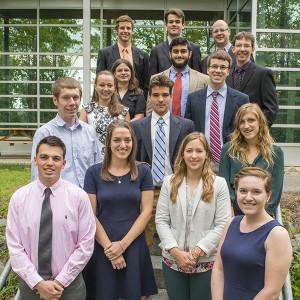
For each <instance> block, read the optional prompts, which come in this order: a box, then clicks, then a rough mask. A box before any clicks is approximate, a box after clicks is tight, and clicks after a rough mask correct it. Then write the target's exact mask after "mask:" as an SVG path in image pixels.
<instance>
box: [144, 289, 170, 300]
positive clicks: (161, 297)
mask: <svg viewBox="0 0 300 300" xmlns="http://www.w3.org/2000/svg"><path fill="white" fill-rule="evenodd" d="M147 300H169V298H168V294H167V291H166V290H164V289H162V290H160V289H159V290H158V294H157V295H153V296H149V297H148V298H147Z"/></svg>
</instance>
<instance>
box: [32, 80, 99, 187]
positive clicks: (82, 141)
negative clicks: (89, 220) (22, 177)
mask: <svg viewBox="0 0 300 300" xmlns="http://www.w3.org/2000/svg"><path fill="white" fill-rule="evenodd" d="M52 94H53V96H52V98H53V103H54V105H55V106H57V108H58V113H57V115H56V117H55V118H54V119H52V120H51V121H49V122H48V123H46V124H45V125H43V126H42V127H40V128H39V129H38V130H37V131H36V133H35V135H34V138H33V146H32V152H31V179H32V180H35V179H36V178H37V174H38V170H37V168H36V165H35V162H34V157H35V149H36V146H37V144H38V143H39V142H40V140H41V139H43V138H44V137H46V136H49V135H54V136H57V137H59V138H60V139H61V140H63V141H64V143H65V145H66V147H67V153H66V159H67V164H66V167H65V168H64V169H63V170H62V174H61V175H62V178H63V179H65V180H67V181H70V182H72V183H73V184H75V185H77V186H80V187H83V180H84V175H85V172H86V170H87V168H88V167H90V166H92V165H94V164H96V163H98V162H100V161H101V160H102V158H101V152H100V149H99V145H98V141H97V138H96V132H95V129H94V128H92V127H91V126H90V125H88V124H87V123H85V122H82V121H80V120H79V119H78V118H77V113H78V108H79V105H80V101H81V96H82V88H81V85H80V83H79V82H78V81H77V80H75V79H73V78H71V77H60V78H59V79H57V80H56V81H55V82H54V83H53V84H52Z"/></svg>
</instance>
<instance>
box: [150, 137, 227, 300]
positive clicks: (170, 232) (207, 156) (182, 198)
mask: <svg viewBox="0 0 300 300" xmlns="http://www.w3.org/2000/svg"><path fill="white" fill-rule="evenodd" d="M210 163H211V152H210V150H209V146H208V143H207V141H206V139H205V136H204V135H203V134H202V133H199V132H193V133H190V134H189V135H187V136H186V137H185V139H184V140H183V141H182V143H181V146H180V148H179V152H178V155H177V158H176V161H175V164H174V168H175V173H174V175H171V176H167V177H166V178H165V180H164V183H163V186H162V189H161V192H160V196H159V199H158V205H157V211H156V229H157V233H158V235H159V237H160V240H161V243H160V247H161V248H162V256H163V264H162V265H163V273H164V278H165V283H166V289H167V292H168V296H169V299H170V300H177V299H178V300H182V299H184V300H194V299H195V300H196V299H197V300H198V299H199V297H200V298H201V299H202V300H208V299H211V293H210V276H211V270H212V267H213V263H214V260H215V255H216V252H217V247H218V244H219V240H220V237H221V233H222V230H223V228H224V226H225V224H226V222H227V221H228V220H229V218H230V215H231V208H230V198H229V192H228V188H227V185H226V181H225V180H224V178H221V177H218V176H216V175H215V174H214V173H213V171H212V170H211V167H210Z"/></svg>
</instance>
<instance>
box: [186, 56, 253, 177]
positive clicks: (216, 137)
mask: <svg viewBox="0 0 300 300" xmlns="http://www.w3.org/2000/svg"><path fill="white" fill-rule="evenodd" d="M231 62H232V61H231V57H230V55H229V54H228V53H227V52H225V51H215V52H213V53H212V54H211V55H210V56H209V57H208V67H207V73H208V76H209V83H208V87H206V88H204V89H202V90H199V91H196V92H194V93H191V94H189V96H188V100H187V106H186V111H185V118H188V119H190V120H193V121H194V123H195V126H196V130H197V131H200V132H203V133H204V134H205V137H206V138H207V140H208V142H209V145H210V148H211V151H212V158H213V163H214V166H213V169H214V171H216V172H218V165H219V161H220V155H221V149H222V146H223V144H224V143H226V142H228V141H229V139H230V133H231V132H232V130H233V128H234V120H235V114H236V112H237V110H238V109H239V107H240V106H241V105H243V104H245V103H247V102H249V97H248V96H247V95H245V94H243V93H241V92H238V91H236V90H234V89H232V88H230V87H228V86H227V85H226V83H225V80H226V78H227V76H228V75H229V73H230V68H231Z"/></svg>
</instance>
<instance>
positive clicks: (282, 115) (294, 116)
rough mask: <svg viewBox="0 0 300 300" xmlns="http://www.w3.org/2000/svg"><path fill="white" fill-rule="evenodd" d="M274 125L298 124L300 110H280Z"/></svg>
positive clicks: (299, 122)
mask: <svg viewBox="0 0 300 300" xmlns="http://www.w3.org/2000/svg"><path fill="white" fill-rule="evenodd" d="M275 123H276V124H300V109H281V110H280V111H279V113H278V114H277V117H276V121H275Z"/></svg>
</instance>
